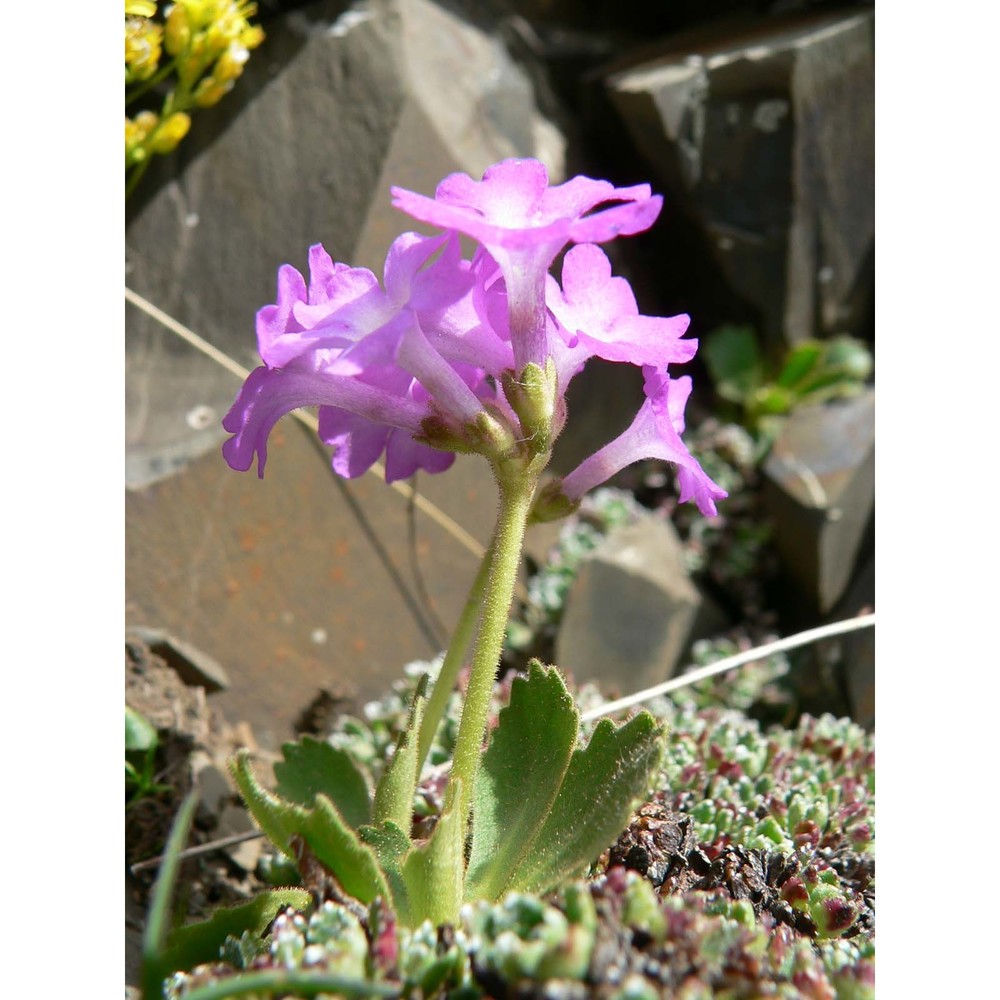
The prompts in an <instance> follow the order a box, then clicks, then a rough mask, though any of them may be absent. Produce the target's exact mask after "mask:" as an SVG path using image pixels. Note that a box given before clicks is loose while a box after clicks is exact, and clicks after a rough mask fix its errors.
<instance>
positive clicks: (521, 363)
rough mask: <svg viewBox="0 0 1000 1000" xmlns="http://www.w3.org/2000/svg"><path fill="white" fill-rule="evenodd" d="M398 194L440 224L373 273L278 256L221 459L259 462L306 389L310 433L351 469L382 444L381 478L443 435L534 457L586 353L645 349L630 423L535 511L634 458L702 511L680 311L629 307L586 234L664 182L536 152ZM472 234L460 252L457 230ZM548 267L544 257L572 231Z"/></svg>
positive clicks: (623, 358) (434, 461)
mask: <svg viewBox="0 0 1000 1000" xmlns="http://www.w3.org/2000/svg"><path fill="white" fill-rule="evenodd" d="M392 196H393V204H394V205H395V207H397V208H399V209H401V210H402V211H404V212H406V213H407V214H408V215H410V216H411V217H413V218H414V219H416V220H418V221H420V222H423V223H427V224H430V225H431V226H436V227H439V228H440V229H442V230H443V231H444V232H443V233H442V234H441V235H439V236H420V235H417V234H416V233H405V234H403V235H402V236H400V237H399V238H398V239H397V240H396V241H395V242H394V243H393V245H392V247H391V248H390V250H389V253H388V256H387V258H386V262H385V268H384V275H383V281H382V283H381V284H380V283H379V281H378V279H377V278H376V276H375V275H374V274H373V273H372V272H371V271H368V270H366V269H363V268H352V267H349V266H347V265H345V264H336V263H334V262H333V261H332V260H331V259H330V257H329V255H328V254H327V253H326V252H325V251H324V250H323V248H322V246H319V245H317V246H313V247H312V248H311V249H310V251H309V280H308V282H307V281H306V280H305V278H303V276H302V275H301V274H300V273H299V272H298V271H297V270H296V269H295V268H293V267H291V266H289V265H284V266H282V267H281V269H280V270H279V272H278V294H277V302H276V303H274V304H273V305H269V306H265V307H264V308H263V309H261V310H260V312H259V313H258V315H257V338H258V346H259V350H260V355H261V358H262V359H263V361H264V365H263V366H262V367H260V368H257V369H256V370H255V371H253V372H252V373H251V374H250V376H249V378H248V379H247V382H246V383H245V385H244V386H243V389H242V390H241V392H240V394H239V396H238V398H237V400H236V402H235V404H234V405H233V407H232V409H231V410H230V411H229V413H228V414H227V415H226V417H225V419H224V421H223V425H224V427H225V429H226V430H227V431H228V432H230V433H231V434H232V435H233V436H232V437H231V438H230V439H229V440H228V441H227V442H226V443H225V445H224V447H223V452H224V455H225V457H226V460H227V461H228V462H229V464H230V465H231V466H232V467H233V468H235V469H239V470H246V469H249V468H250V466H251V465H252V464H253V460H254V456H255V455H256V458H257V467H258V473H259V474H260V475H263V470H264V463H265V460H266V454H267V453H266V447H267V438H268V434H269V432H270V430H271V428H272V427H273V426H274V423H275V422H276V421H277V420H278V418H279V417H280V416H282V415H283V414H285V413H287V412H289V411H290V410H292V409H295V408H297V407H301V406H306V405H318V406H319V408H320V409H319V433H320V436H321V438H322V439H323V440H324V441H325V442H326V443H327V444H330V445H332V446H333V448H334V457H333V465H334V468H335V470H336V471H337V472H338V473H339V474H341V475H343V476H347V477H353V476H358V475H360V474H361V473H363V472H365V471H366V470H367V469H369V468H370V467H371V466H372V465H373V464H374V462H375V461H377V460H378V459H379V458H380V456H382V454H383V453H384V455H385V466H386V478H387V479H388V480H390V481H391V480H394V479H399V478H404V477H407V476H409V475H412V474H413V472H415V471H416V470H417V469H424V470H425V471H428V472H440V471H442V470H443V469H445V468H447V467H448V466H449V465H450V464H451V462H452V461H453V459H454V452H456V451H467V452H478V453H481V454H484V455H486V456H487V458H488V459H489V460H490V461H491V462H492V463H493V464H494V466H495V467H496V465H497V463H499V462H502V461H504V460H506V459H508V458H509V457H510V456H511V455H512V454H520V455H526V456H531V455H535V456H543V457H545V458H547V455H548V453H549V452H550V450H551V446H552V442H553V441H554V440H555V438H556V436H557V435H558V434H559V432H560V430H561V429H562V426H563V424H564V422H565V418H566V406H565V394H566V389H567V387H568V385H569V383H570V381H571V380H572V378H573V377H574V376H575V375H576V374H577V373H579V372H580V371H581V370H582V369H583V367H584V365H585V364H586V363H587V361H588V360H589V359H590V358H594V357H597V358H603V359H605V360H607V361H613V362H619V363H625V364H632V365H636V366H639V367H641V369H642V371H643V375H644V382H645V396H646V399H645V402H644V403H643V405H642V407H641V408H640V410H639V413H638V414H637V416H636V418H635V420H634V421H633V423H632V425H631V426H630V427H629V428H628V429H627V430H626V431H625V432H624V433H622V434H621V435H620V436H619V437H617V438H616V439H615V440H613V441H612V442H610V443H609V444H608V445H606V446H605V447H603V448H601V449H600V450H599V451H598V452H596V453H595V454H594V455H592V456H590V457H589V458H588V459H586V460H585V461H584V462H583V463H582V464H581V465H580V466H579V467H578V468H577V469H576V470H574V471H573V472H572V473H570V474H569V475H568V476H566V477H565V478H564V479H563V480H561V481H555V482H553V483H550V484H549V486H548V487H547V488H546V489H545V490H544V491H542V493H541V495H540V496H539V497H538V499H537V500H536V505H535V512H534V516H535V517H536V519H539V520H544V519H547V518H549V517H555V516H561V514H563V513H565V512H567V511H568V510H571V509H573V507H575V505H576V504H578V503H579V501H580V498H581V497H582V496H583V495H584V493H586V492H587V491H588V490H590V489H591V488H593V487H594V486H597V485H599V484H600V483H602V482H604V481H606V480H607V479H608V478H610V477H611V476H612V475H614V474H615V473H616V472H618V471H619V470H620V469H622V468H624V467H625V466H626V465H629V464H631V463H632V462H635V461H637V460H639V459H642V458H659V459H665V460H667V461H670V462H673V463H675V464H676V466H677V467H678V485H679V488H680V492H681V499H682V500H694V501H695V503H697V505H698V507H699V509H700V510H701V511H702V512H703V513H704V514H706V515H713V514H715V512H716V510H715V501H716V500H718V499H720V498H722V497H724V496H725V495H726V494H725V492H724V491H723V490H721V489H720V488H719V487H718V486H717V485H716V484H715V483H713V482H712V480H711V479H710V478H709V477H708V476H707V475H706V474H705V473H704V472H703V471H702V469H701V467H700V465H699V464H698V462H697V461H696V460H695V459H694V458H693V456H692V455H691V454H690V452H689V451H688V450H687V448H686V447H685V446H684V444H683V442H682V441H681V438H680V434H681V432H682V431H683V429H684V407H685V403H686V401H687V398H688V396H689V394H690V391H691V380H690V378H689V377H683V378H679V379H673V378H671V377H670V375H669V374H668V367H669V366H670V365H672V364H679V363H684V362H686V361H689V360H690V359H691V358H692V357H693V356H694V353H695V350H696V347H697V344H696V341H694V340H690V339H688V340H685V339H682V338H683V335H684V333H685V332H686V330H687V326H688V322H689V321H688V317H687V316H684V315H681V316H673V317H656V316H644V315H642V314H640V312H639V310H638V307H637V305H636V301H635V297H634V295H633V293H632V289H631V287H630V286H629V284H628V282H627V281H626V280H625V279H623V278H620V277H615V276H613V275H612V272H611V265H610V262H609V260H608V258H607V256H606V255H605V253H604V251H603V250H602V249H601V248H600V246H599V245H598V244H601V243H606V242H608V241H609V240H611V239H613V238H615V237H616V236H623V235H631V234H634V233H638V232H641V231H643V230H645V229H647V228H649V226H651V225H652V224H653V222H654V221H655V219H656V217H657V215H658V214H659V212H660V209H661V207H662V198H661V197H660V196H659V195H654V194H652V193H651V190H650V188H649V186H648V185H645V184H643V185H637V186H634V187H622V188H618V187H615V186H614V185H612V184H611V183H609V182H607V181H601V180H593V179H591V178H589V177H582V176H581V177H575V178H573V179H572V180H570V181H568V182H566V183H564V184H560V185H557V186H550V185H549V181H548V175H547V173H546V170H545V167H544V166H543V165H542V164H541V163H539V162H538V161H536V160H530V159H521V160H505V161H503V162H501V163H498V164H496V165H494V166H493V167H491V168H490V169H488V170H487V171H486V172H485V174H484V175H483V179H482V180H481V181H475V180H472V179H471V178H470V177H468V176H467V175H465V174H453V175H451V176H450V177H447V178H445V180H443V181H442V182H441V184H440V185H439V186H438V188H437V192H436V194H435V197H434V198H429V197H426V196H424V195H420V194H417V193H414V192H411V191H407V190H403V189H400V188H393V189H392ZM460 234H461V235H465V236H468V237H472V238H473V239H474V240H476V241H477V242H478V244H479V245H478V248H477V250H476V252H475V253H474V254H473V256H472V257H471V259H465V258H463V256H462V254H461V247H460V244H459V240H458V236H459V235H460ZM567 246H569V247H570V249H569V250H568V251H567V252H566V254H565V257H564V259H563V263H562V269H561V275H560V280H557V279H556V278H555V277H554V276H553V275H551V274H550V273H549V269H550V267H551V266H552V264H553V262H554V261H555V259H556V257H557V256H558V255H559V254H560V253H561V252H562V251H563V250H565V249H566V248H567Z"/></svg>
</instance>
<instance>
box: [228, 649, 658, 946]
mask: <svg viewBox="0 0 1000 1000" xmlns="http://www.w3.org/2000/svg"><path fill="white" fill-rule="evenodd" d="M422 692H423V685H422V684H421V685H420V686H419V687H418V690H417V692H416V694H415V697H414V699H413V703H412V706H411V709H410V712H409V716H408V723H407V726H406V728H405V729H404V732H403V736H402V737H401V738H400V740H399V742H398V744H397V748H396V753H395V755H394V758H393V760H392V761H391V762H390V764H389V765H388V766H387V767H386V768H385V769H384V771H383V773H382V776H381V778H380V780H379V782H378V784H377V786H376V790H375V795H374V803H375V804H374V806H373V807H371V808H369V804H368V802H367V800H365V801H364V802H360V801H359V800H358V798H357V793H358V790H359V789H361V788H362V787H363V786H364V782H363V779H362V778H361V776H360V773H359V772H357V771H356V770H354V769H353V768H349V767H345V764H344V756H345V755H344V752H343V751H341V750H337V749H335V748H333V747H329V746H325V745H322V744H320V743H319V741H316V740H312V739H308V738H307V739H305V740H303V741H302V742H300V743H298V744H287V745H286V746H285V747H284V748H283V751H282V752H283V755H284V761H283V762H282V763H280V764H278V765H276V766H275V773H276V774H277V775H278V776H279V787H278V790H277V792H275V793H271V792H268V791H266V790H265V789H263V788H262V787H261V786H260V785H259V783H258V782H257V780H256V778H255V777H254V775H253V772H252V770H251V769H250V765H249V755H248V754H247V753H246V752H245V751H244V752H242V753H240V754H239V755H237V757H236V758H235V760H234V761H233V763H232V771H233V776H234V778H235V780H236V783H237V785H238V787H239V789H240V791H241V793H242V794H243V797H244V800H245V802H246V804H247V808H248V809H249V810H250V812H251V813H252V814H253V816H254V817H255V819H256V820H257V822H258V823H259V825H260V827H261V829H262V830H263V831H264V832H265V833H266V834H267V836H268V837H269V838H270V839H271V840H272V842H273V843H274V844H275V846H276V847H277V848H278V849H279V850H280V851H282V852H283V853H284V854H286V855H288V856H289V857H291V858H295V859H298V858H299V855H300V853H301V851H300V849H299V848H298V840H299V838H301V840H302V841H303V842H304V843H305V845H306V846H307V847H308V848H309V851H310V852H311V854H312V855H313V856H315V858H316V859H317V860H319V861H320V862H321V863H322V864H323V865H325V866H326V867H327V868H328V869H329V870H330V871H331V872H332V873H333V874H334V875H335V876H336V878H337V879H338V881H339V882H340V884H341V885H342V886H343V888H344V889H345V891H347V892H349V893H350V894H351V895H353V896H354V897H355V898H357V899H359V900H361V901H362V902H364V903H371V902H372V901H373V900H374V899H375V898H376V897H381V898H383V899H391V901H392V904H393V906H394V908H395V910H396V913H397V916H398V918H399V920H400V921H401V922H402V923H403V924H405V925H407V926H411V927H412V926H416V925H418V924H420V923H421V922H422V921H424V920H431V921H432V922H433V923H436V924H441V923H448V922H452V923H453V922H454V921H455V919H456V918H457V915H458V911H459V907H460V906H461V904H462V903H463V901H470V900H476V899H499V898H500V896H501V895H502V894H503V893H504V892H507V891H511V890H522V891H525V890H530V891H547V890H549V889H552V888H555V887H556V886H557V885H558V884H559V883H560V882H562V881H564V880H565V879H567V878H569V877H570V876H572V875H574V874H577V873H579V872H581V871H584V870H586V868H587V867H588V866H589V865H591V864H592V863H593V862H594V861H595V860H596V859H597V857H598V855H599V854H600V853H601V851H602V850H604V849H605V848H606V847H607V846H608V845H609V844H610V843H611V842H612V841H613V840H614V838H615V836H617V834H618V833H619V832H620V831H621V830H622V829H623V827H624V826H625V824H626V823H627V821H628V818H629V816H630V815H631V812H632V809H633V808H634V806H635V804H636V802H637V800H638V799H639V798H641V796H643V795H644V794H645V793H646V792H647V790H648V787H649V780H650V776H651V775H652V774H653V773H654V772H655V770H656V768H657V766H658V764H659V760H660V754H661V744H662V739H661V737H662V730H661V729H660V728H659V727H657V726H656V724H655V723H654V721H653V718H652V716H650V715H649V714H648V713H645V712H644V713H640V714H639V715H637V716H636V717H635V718H633V719H631V720H630V721H629V722H627V723H626V724H624V725H622V726H620V727H616V726H615V725H614V724H612V723H611V722H610V721H607V720H606V721H605V722H604V723H602V724H601V725H599V726H598V727H597V728H596V729H595V731H594V733H593V735H592V736H591V739H590V742H589V743H588V745H587V746H586V747H581V746H579V745H578V734H579V729H580V721H579V713H578V712H577V710H576V707H575V706H574V704H573V699H572V697H571V696H570V694H569V692H568V691H567V690H566V686H565V683H564V682H563V680H562V677H561V676H560V674H559V672H558V671H557V670H556V669H555V668H552V667H543V666H542V665H541V664H540V663H537V662H534V663H532V665H531V667H530V671H529V674H528V676H527V677H520V678H517V679H516V680H515V681H514V683H513V685H512V688H511V698H510V703H509V705H508V706H507V707H506V708H504V709H503V711H502V712H501V713H500V716H499V720H498V724H497V727H496V729H495V731H494V733H493V735H492V738H491V740H490V743H489V747H488V749H487V751H486V753H485V755H484V757H483V760H482V765H481V771H480V780H478V781H477V784H476V794H475V808H474V812H473V822H472V831H471V842H472V846H471V853H470V860H469V864H468V874H466V861H465V856H466V855H465V846H466V845H465V827H464V821H463V817H462V816H461V815H460V814H459V811H458V809H456V808H454V802H455V801H457V792H455V790H454V787H449V797H448V799H447V801H446V802H445V804H444V808H443V810H442V812H441V815H440V816H439V817H438V820H437V824H436V825H435V827H434V829H433V832H432V833H431V835H430V837H429V838H427V839H426V840H411V830H410V827H411V822H412V818H413V804H414V798H415V789H416V782H417V775H416V771H415V761H414V758H413V754H415V751H416V748H415V734H416V733H417V732H418V731H419V723H420V713H421V705H422V703H423V697H422ZM326 765H330V767H331V771H330V774H329V775H327V776H324V774H323V768H324V766H326ZM341 779H345V787H346V786H349V794H347V793H345V787H341V786H338V781H340V780H341ZM347 807H349V809H348V808H347ZM348 812H350V813H351V815H354V816H361V817H367V816H369V815H370V816H371V817H372V822H371V823H366V822H363V823H357V824H352V823H351V822H349V820H348V818H347V817H348Z"/></svg>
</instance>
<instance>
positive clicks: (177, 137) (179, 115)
mask: <svg viewBox="0 0 1000 1000" xmlns="http://www.w3.org/2000/svg"><path fill="white" fill-rule="evenodd" d="M190 127H191V118H190V117H189V116H188V115H186V114H184V112H183V111H177V112H175V113H174V114H172V115H171V116H170V117H169V118H168V119H167V120H166V121H164V122H163V123H162V124H161V125H160V127H159V128H158V129H157V130H156V133H155V135H153V137H152V138H151V139H150V142H149V148H150V150H151V151H152V152H154V153H161V154H162V153H172V152H173V151H174V149H176V148H177V143H179V142H180V141H181V139H183V138H184V136H186V135H187V134H188V129H189V128H190Z"/></svg>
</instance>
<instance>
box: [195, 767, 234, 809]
mask: <svg viewBox="0 0 1000 1000" xmlns="http://www.w3.org/2000/svg"><path fill="white" fill-rule="evenodd" d="M192 766H193V762H192ZM195 786H196V787H197V789H198V813H199V815H200V816H202V817H204V818H206V819H208V818H211V819H215V818H216V817H217V816H218V815H219V813H220V812H221V811H222V809H223V807H224V806H225V805H226V803H228V802H230V801H231V800H232V799H233V788H232V785H231V784H230V783H229V779H228V778H227V777H226V775H225V773H224V772H223V771H222V770H221V769H220V768H218V767H216V766H215V765H214V764H204V765H203V766H202V767H201V768H200V769H199V770H198V771H197V775H196V777H195Z"/></svg>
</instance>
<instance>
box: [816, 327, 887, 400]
mask: <svg viewBox="0 0 1000 1000" xmlns="http://www.w3.org/2000/svg"><path fill="white" fill-rule="evenodd" d="M873 366H874V361H873V359H872V355H871V351H869V349H868V345H867V344H865V343H864V342H862V341H860V340H855V339H854V338H853V337H834V338H833V339H832V340H828V341H825V342H824V343H823V357H822V359H821V361H820V364H819V365H818V366H817V368H816V371H815V372H814V373H813V374H812V376H811V377H810V378H809V379H808V380H806V381H805V383H804V384H803V385H801V386H799V387H798V388H799V392H800V393H801V394H802V395H803V396H808V397H809V401H810V402H820V401H821V400H822V399H831V398H833V397H834V396H839V395H843V396H846V395H851V394H853V393H855V392H856V391H857V390H858V389H859V388H860V387H861V385H862V384H863V383H864V382H865V380H866V379H867V378H868V376H869V375H870V374H871V372H872V368H873Z"/></svg>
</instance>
